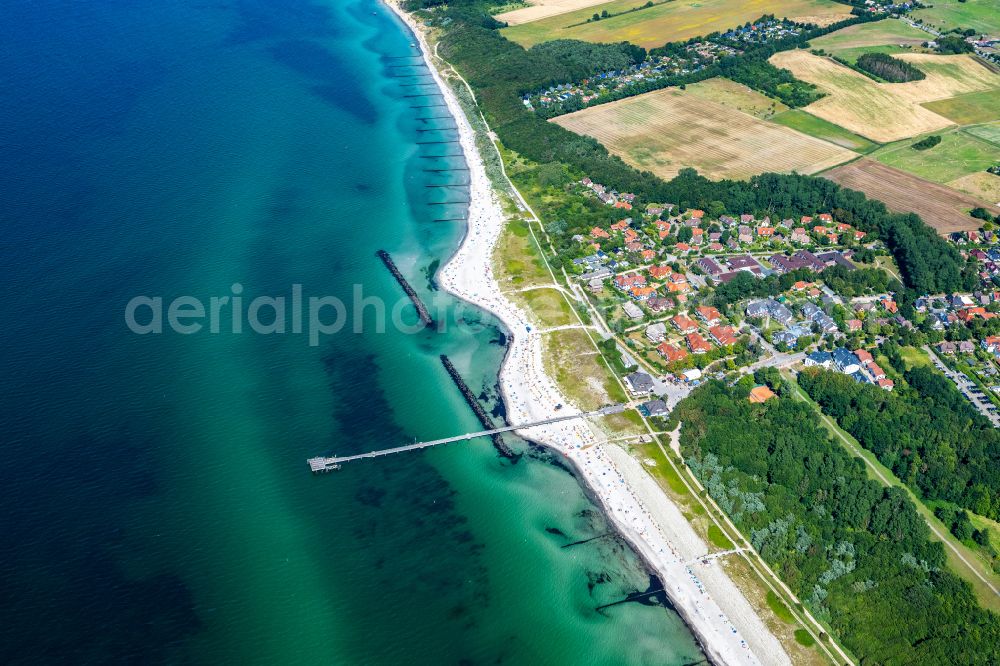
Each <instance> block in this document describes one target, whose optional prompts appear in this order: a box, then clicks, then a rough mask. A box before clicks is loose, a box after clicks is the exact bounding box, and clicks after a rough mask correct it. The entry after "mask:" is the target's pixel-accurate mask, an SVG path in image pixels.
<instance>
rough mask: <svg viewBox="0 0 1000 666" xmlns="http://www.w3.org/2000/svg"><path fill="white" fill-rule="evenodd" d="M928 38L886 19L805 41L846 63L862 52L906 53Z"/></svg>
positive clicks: (906, 26)
mask: <svg viewBox="0 0 1000 666" xmlns="http://www.w3.org/2000/svg"><path fill="white" fill-rule="evenodd" d="M929 38H930V35H928V34H927V33H926V32H924V31H922V30H918V29H917V28H914V27H912V26H910V25H909V24H907V23H903V22H902V21H896V20H891V19H886V20H883V21H874V22H872V23H859V24H857V25H851V26H848V27H846V28H843V29H841V30H838V31H837V32H832V33H830V34H829V35H823V36H822V37H817V38H816V39H814V40H812V41H810V42H809V45H810V47H811V48H813V49H822V50H823V51H826V52H827V53H829V54H832V55H835V56H838V57H841V58H843V59H845V60H847V61H849V62H854V61H855V60H857V58H858V56H859V55H861V54H862V53H890V54H895V53H907V52H909V51H910V50H911V49H913V48H915V47H916V48H919V47H920V45H921V44H922V43H924V42H926V41H927V40H928V39H929Z"/></svg>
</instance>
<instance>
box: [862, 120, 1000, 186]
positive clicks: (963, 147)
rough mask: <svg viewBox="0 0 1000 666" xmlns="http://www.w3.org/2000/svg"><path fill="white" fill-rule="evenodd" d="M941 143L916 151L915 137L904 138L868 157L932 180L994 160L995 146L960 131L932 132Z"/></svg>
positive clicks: (977, 168) (962, 173) (952, 176)
mask: <svg viewBox="0 0 1000 666" xmlns="http://www.w3.org/2000/svg"><path fill="white" fill-rule="evenodd" d="M934 134H935V135H939V136H941V142H940V143H939V144H938V145H936V146H934V147H933V148H929V149H927V150H916V149H914V148H913V144H914V143H915V142H916V141H917V140H918V139H917V138H914V139H905V140H903V141H897V142H895V143H891V144H888V145H886V146H883V147H882V148H880V149H878V150H876V151H875V152H873V153H872V154H871V157H872V158H874V159H876V160H878V161H879V162H881V163H882V164H886V165H888V166H891V167H894V168H896V169H900V170H901V171H906V172H909V173H912V174H914V175H917V176H920V177H921V178H925V179H927V180H929V181H932V182H935V183H947V182H949V181H952V180H955V179H956V178H961V177H962V176H966V175H968V174H970V173H975V172H977V171H985V170H986V169H988V168H989V167H991V166H993V165H994V164H996V162H997V147H996V146H995V145H993V144H991V143H988V142H986V141H983V140H982V139H979V138H977V137H975V136H972V135H970V134H968V133H966V132H964V131H961V130H952V131H949V132H935V133H934Z"/></svg>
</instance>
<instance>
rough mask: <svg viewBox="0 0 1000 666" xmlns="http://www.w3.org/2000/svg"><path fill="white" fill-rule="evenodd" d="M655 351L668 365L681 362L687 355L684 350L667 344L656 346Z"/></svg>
mask: <svg viewBox="0 0 1000 666" xmlns="http://www.w3.org/2000/svg"><path fill="white" fill-rule="evenodd" d="M656 351H658V352H659V353H660V355H661V356H662V357H663V358H665V359H667V362H668V363H673V362H674V361H683V360H684V359H686V358H687V355H688V353H687V350H686V349H684V348H683V347H678V346H677V345H673V344H670V343H669V342H664V343H661V344H660V345H658V346H657V347H656Z"/></svg>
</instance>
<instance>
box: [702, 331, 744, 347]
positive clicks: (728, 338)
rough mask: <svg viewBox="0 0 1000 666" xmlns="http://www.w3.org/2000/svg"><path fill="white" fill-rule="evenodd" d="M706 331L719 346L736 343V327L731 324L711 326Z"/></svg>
mask: <svg viewBox="0 0 1000 666" xmlns="http://www.w3.org/2000/svg"><path fill="white" fill-rule="evenodd" d="M708 333H709V335H711V336H712V339H713V340H715V342H716V343H717V344H718V345H719V346H720V347H728V346H730V345H735V344H736V340H737V335H736V329H734V328H733V327H732V326H713V327H711V328H710V329H708Z"/></svg>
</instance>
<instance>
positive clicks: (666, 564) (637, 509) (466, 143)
mask: <svg viewBox="0 0 1000 666" xmlns="http://www.w3.org/2000/svg"><path fill="white" fill-rule="evenodd" d="M387 4H388V5H389V7H390V8H391V9H392V10H393V11H395V12H396V14H397V15H399V16H400V18H402V20H403V21H405V22H406V23H407V25H409V26H410V28H411V30H412V31H413V32H414V34H415V35H416V36H417V39H418V40H419V41H420V46H421V50H422V53H423V55H424V59H425V60H426V61H427V64H428V66H429V67H430V71H431V73H432V74H433V76H434V78H435V80H436V81H437V83H438V86H439V87H440V88H441V91H442V93H443V94H444V97H445V100H446V102H447V104H448V108H449V110H450V112H451V114H452V115H453V116H454V117H455V123H456V125H457V126H458V128H459V138H460V141H461V146H462V150H463V151H464V153H465V158H466V161H467V163H468V167H469V175H470V200H471V204H470V206H469V219H468V229H467V231H466V235H465V238H464V240H463V241H462V245H461V247H460V248H459V249H458V251H456V253H455V254H454V255H453V256H452V258H451V259H450V260H449V261H448V263H447V264H446V265H445V266H444V268H442V269H441V271H440V273H439V282H440V284H441V286H442V287H443V288H444V289H446V290H447V291H449V292H450V293H452V294H454V295H456V296H458V297H459V298H462V299H463V300H466V301H468V302H470V303H473V304H474V305H477V306H479V307H481V308H483V309H485V310H489V311H490V312H492V313H493V314H494V315H496V316H497V317H498V318H499V319H500V320H501V321H502V322H503V323H504V325H505V326H506V327H507V328H508V330H509V331H510V333H511V336H510V339H509V343H510V347H509V349H508V352H507V357H506V359H505V360H504V364H503V367H502V368H501V371H500V388H501V391H502V392H503V395H504V399H505V402H506V406H507V418H508V420H509V421H510V422H511V423H519V422H520V423H530V422H533V421H539V420H544V419H546V418H552V417H554V416H563V415H566V414H568V413H574V412H576V413H579V410H578V409H576V408H575V407H572V406H571V403H570V401H569V400H567V399H566V397H565V396H563V395H562V394H561V393H560V391H559V389H558V388H557V387H556V385H555V383H554V382H553V381H552V380H551V378H549V377H548V376H547V375H546V374H545V372H544V369H543V368H544V366H543V364H542V344H541V337H540V334H539V333H538V332H537V331H535V330H530V331H529V326H530V324H529V322H530V320H529V319H528V317H527V316H526V314H525V313H524V312H522V311H521V310H520V309H519V308H517V307H516V306H515V305H514V304H513V303H511V302H510V301H508V300H507V299H506V298H505V297H504V296H503V294H502V293H501V291H500V287H499V285H498V284H497V281H496V280H495V279H494V277H493V273H492V268H491V266H492V264H491V257H492V254H493V249H494V247H495V245H496V242H497V240H498V238H499V237H500V233H501V231H502V230H503V228H504V224H505V217H504V214H503V211H502V209H501V207H500V204H499V201H498V200H497V197H496V195H495V193H494V192H493V190H492V188H491V186H490V182H489V179H488V177H487V175H486V170H485V168H484V166H483V162H482V159H481V158H480V156H479V153H478V151H477V150H476V143H475V135H474V133H473V130H472V127H471V125H470V124H469V121H468V119H467V118H466V117H465V114H464V113H463V112H462V108H461V106H460V105H459V103H458V100H457V99H456V98H455V95H454V93H453V92H452V90H451V88H450V87H449V86H448V85H446V84H445V83H444V82H443V81H442V80H441V78H440V76H439V75H438V72H437V69H436V68H435V67H434V63H433V62H432V61H431V59H430V57H429V56H428V54H429V53H430V52H431V51H430V48H429V47H428V45H427V44H426V43H425V41H424V38H423V34H422V33H421V31H420V30H419V28H418V26H417V25H416V24H415V22H414V21H413V20H412V19H411V18H410V17H409V16H408V15H406V14H405V12H402V11H401V10H400V9H399V7H398V6H397V5H396V4H395V3H394V2H392V1H391V0H387ZM559 404H562V405H566V406H565V407H563V408H562V409H561V410H556V405H559ZM519 434H521V435H523V436H524V437H527V438H529V439H531V440H533V441H536V442H539V443H541V444H544V445H546V446H548V447H550V448H552V449H554V450H556V451H558V452H559V453H561V454H562V455H564V456H565V457H566V458H567V459H568V460H569V461H570V462H571V463H572V464H573V466H574V467H575V469H576V471H577V476H578V478H580V479H581V480H582V481H583V483H584V484H585V486H586V489H587V491H588V492H589V494H590V495H591V497H593V498H594V499H595V500H596V501H597V502H598V503H599V504H600V505H601V507H602V508H603V509H604V511H605V513H606V514H607V515H608V518H609V520H610V521H611V522H612V523H613V524H614V525H615V526H616V528H617V529H618V530H619V532H620V533H621V534H622V535H623V536H624V537H625V538H626V539H627V540H628V541H629V542H630V543H631V545H632V546H633V548H635V549H636V551H637V552H638V553H640V554H641V555H642V557H643V558H644V559H645V561H646V563H647V564H648V565H649V566H650V567H651V568H652V569H653V570H654V571H656V572H657V573H658V575H659V576H660V578H661V580H662V581H663V584H664V587H665V589H666V591H667V593H668V595H669V597H670V600H671V602H672V603H673V604H674V607H675V608H676V609H677V611H678V612H679V613H680V614H681V616H682V617H683V618H684V620H685V622H686V623H687V625H688V627H690V629H691V630H692V632H693V633H694V634H695V636H696V637H697V638H698V640H699V643H700V644H701V646H702V649H703V650H704V651H705V653H706V655H707V656H708V657H709V659H711V661H712V662H713V663H715V664H768V665H770V664H774V665H779V664H780V665H782V666H784V665H786V664H790V663H791V661H790V660H789V659H788V656H787V655H786V654H785V652H784V650H783V649H782V647H781V644H780V643H779V642H778V640H777V639H776V638H775V637H774V635H773V634H771V632H770V631H768V629H767V628H766V627H765V626H764V624H763V622H762V621H761V620H760V618H759V617H757V615H756V614H755V613H754V612H753V610H752V609H751V607H750V605H749V603H748V602H747V601H746V599H745V598H744V597H743V595H742V594H741V593H740V591H739V589H738V588H737V587H736V585H735V584H734V583H733V582H732V581H731V580H730V579H729V578H728V577H727V576H726V575H725V573H724V572H722V570H721V569H720V568H718V567H717V565H716V568H715V570H714V571H713V575H711V576H710V577H708V578H706V580H705V581H703V580H701V577H700V573H701V571H700V568H704V565H700V564H696V565H691V566H686V565H685V562H687V561H690V560H691V559H694V558H695V557H697V556H700V555H704V554H705V553H707V552H708V548H707V546H706V545H705V544H704V543H703V542H702V541H701V540H700V539H699V538H698V536H697V534H695V532H694V530H693V529H692V527H691V525H690V524H689V523H688V522H687V520H685V518H684V517H683V516H682V515H681V513H680V511H679V510H678V509H677V507H676V506H675V505H673V504H672V503H671V502H670V500H669V499H668V498H667V497H666V495H664V494H663V492H662V491H661V490H660V489H659V487H658V486H656V483H655V481H653V479H652V478H651V477H650V476H649V475H648V474H647V473H646V472H645V470H643V469H642V467H641V465H639V464H638V463H637V462H636V461H635V460H633V459H632V458H630V457H629V456H628V455H627V454H626V453H625V452H624V451H622V450H621V449H619V448H617V447H615V446H614V445H601V444H598V442H599V441H600V439H601V438H599V437H598V435H597V434H595V433H594V432H593V431H592V430H591V429H590V427H589V426H588V425H587V423H586V422H585V421H583V420H582V419H581V420H579V421H569V422H562V423H556V424H552V425H549V426H540V427H534V428H530V429H528V430H525V431H523V432H520V433H519ZM622 470H624V471H622ZM710 566H711V565H710ZM723 608H724V609H726V612H723Z"/></svg>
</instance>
